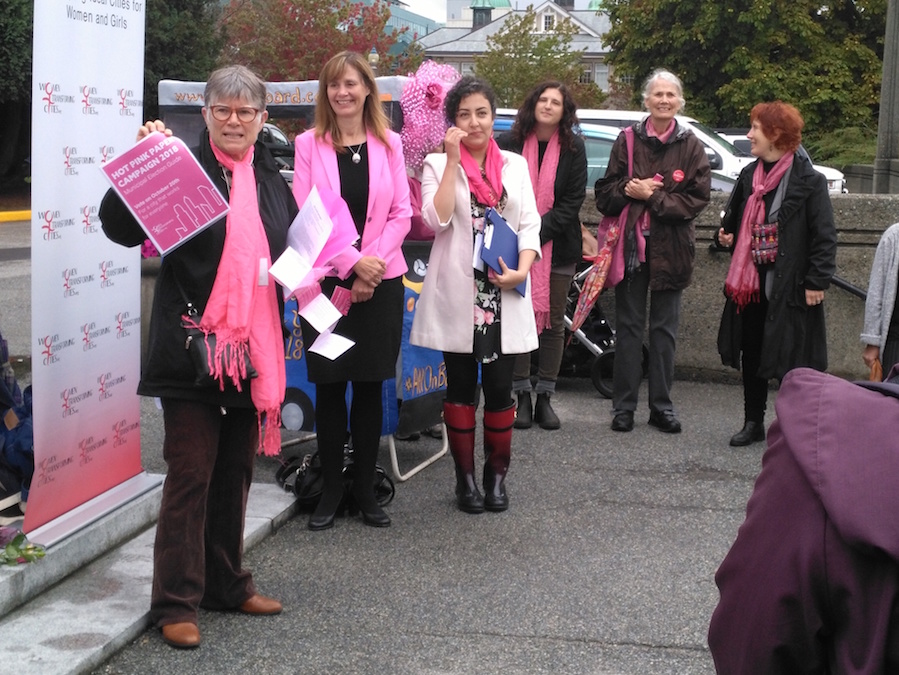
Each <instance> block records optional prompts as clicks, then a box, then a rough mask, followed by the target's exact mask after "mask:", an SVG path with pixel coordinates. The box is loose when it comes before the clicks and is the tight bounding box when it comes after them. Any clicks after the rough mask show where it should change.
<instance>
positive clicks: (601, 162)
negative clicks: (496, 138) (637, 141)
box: [493, 108, 736, 192]
mask: <svg viewBox="0 0 899 675" xmlns="http://www.w3.org/2000/svg"><path fill="white" fill-rule="evenodd" d="M516 112H517V111H516V110H512V109H510V108H500V109H498V110H497V111H496V120H495V121H494V123H493V133H494V134H499V133H501V132H503V131H508V130H509V129H511V128H512V122H513V121H514V120H515V114H516ZM578 129H580V133H581V135H582V136H583V139H584V146H585V147H586V151H587V187H588V188H589V189H591V190H592V189H593V186H594V185H595V184H596V181H597V180H599V179H600V178H602V177H603V176H605V175H606V167H608V166H609V155H610V154H611V152H612V144H613V143H614V142H615V139H617V138H618V135H619V134H620V133H621V127H617V126H607V125H604V124H591V123H589V122H582V123H581V124H579V125H578ZM734 183H736V179H735V178H730V177H727V176H722V175H720V174H718V173H712V190H716V191H720V192H730V191H731V190H733V189H734Z"/></svg>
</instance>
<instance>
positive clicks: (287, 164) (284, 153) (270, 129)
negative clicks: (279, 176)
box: [259, 122, 293, 171]
mask: <svg viewBox="0 0 899 675" xmlns="http://www.w3.org/2000/svg"><path fill="white" fill-rule="evenodd" d="M259 140H260V141H262V143H263V144H264V145H265V147H267V148H268V149H269V152H271V153H272V155H273V156H274V158H275V161H276V162H277V163H278V166H279V167H280V168H281V169H287V170H289V171H293V141H291V140H289V139H288V138H287V134H285V133H284V132H283V131H281V129H279V128H278V127H276V126H275V125H274V124H271V123H270V122H266V123H265V124H263V125H262V131H260V132H259Z"/></svg>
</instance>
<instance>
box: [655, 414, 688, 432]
mask: <svg viewBox="0 0 899 675" xmlns="http://www.w3.org/2000/svg"><path fill="white" fill-rule="evenodd" d="M649 425H650V426H652V427H655V428H656V429H658V430H659V431H662V432H664V433H666V434H679V433H680V431H681V426H680V421H679V420H678V419H677V415H675V414H674V411H673V410H653V411H652V412H651V413H649Z"/></svg>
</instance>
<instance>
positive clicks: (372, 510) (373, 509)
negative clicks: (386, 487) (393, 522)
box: [359, 504, 390, 527]
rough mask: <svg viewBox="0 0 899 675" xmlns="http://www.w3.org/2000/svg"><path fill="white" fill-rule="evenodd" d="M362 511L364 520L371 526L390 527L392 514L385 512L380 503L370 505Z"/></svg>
mask: <svg viewBox="0 0 899 675" xmlns="http://www.w3.org/2000/svg"><path fill="white" fill-rule="evenodd" d="M359 510H360V511H362V522H363V523H365V524H366V525H368V526H370V527H390V516H388V515H387V514H386V513H384V509H382V508H381V507H380V506H379V505H378V504H375V505H373V506H368V507H367V508H366V509H365V510H364V511H363V510H362V509H359Z"/></svg>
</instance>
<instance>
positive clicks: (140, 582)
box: [0, 483, 296, 675]
mask: <svg viewBox="0 0 899 675" xmlns="http://www.w3.org/2000/svg"><path fill="white" fill-rule="evenodd" d="M152 494H153V496H152V497H151V498H148V499H147V500H144V503H143V504H141V505H140V506H139V507H138V510H139V511H140V512H142V513H146V512H147V510H146V508H145V506H146V504H147V503H148V502H152V501H155V503H157V504H158V501H159V499H160V496H161V487H159V488H157V489H156V490H155V491H154V492H153V493H152ZM120 510H121V511H123V512H124V513H114V514H111V515H110V516H109V517H107V518H105V519H103V520H102V521H100V522H98V523H96V524H94V525H91V526H90V527H88V528H86V529H85V532H84V536H83V537H82V541H81V543H80V544H79V546H84V545H85V544H87V543H90V542H93V543H94V544H95V545H99V542H101V541H103V540H105V539H107V538H110V536H111V532H112V531H115V530H117V529H118V528H119V527H120V523H121V522H122V521H123V520H124V521H126V522H130V521H133V519H134V518H133V516H131V515H129V514H128V513H127V511H128V510H129V506H127V505H126V506H124V507H122V509H120ZM295 511H296V502H295V501H294V499H293V497H292V495H288V494H287V493H286V492H284V491H283V490H281V489H280V488H279V487H278V486H276V485H272V484H262V483H254V484H253V486H252V487H251V489H250V496H249V501H248V504H247V518H246V524H245V528H244V548H245V550H249V549H250V548H252V547H253V546H255V545H256V544H258V543H259V542H261V541H263V540H264V539H265V538H266V537H268V536H269V535H270V534H272V533H273V532H275V531H276V530H277V529H278V528H279V527H280V526H281V525H283V524H284V523H286V522H287V521H288V520H289V519H290V518H291V517H292V516H293V515H294V513H295ZM153 520H155V513H154V515H153ZM150 522H152V521H150ZM155 536H156V528H155V526H154V527H150V528H149V529H146V530H144V531H143V532H142V533H140V534H139V535H137V536H136V537H134V538H132V539H129V540H128V541H127V542H125V543H124V544H122V545H121V546H118V547H117V548H114V549H113V550H111V551H109V552H108V553H106V554H105V555H102V556H100V557H99V558H97V559H96V560H94V561H93V562H91V563H90V564H88V565H87V566H86V567H83V568H81V569H79V570H78V571H76V572H75V573H73V574H71V575H69V576H67V577H66V578H65V579H63V580H62V581H61V582H60V583H58V584H57V585H56V586H54V587H52V588H50V590H48V591H46V592H43V593H41V594H40V595H39V596H37V597H36V598H34V599H33V600H31V601H30V602H28V603H27V604H25V605H23V606H21V607H20V608H19V609H17V610H16V611H14V612H12V613H11V614H9V615H8V616H5V617H3V619H2V620H0V663H9V664H12V663H15V664H17V669H18V670H21V671H23V672H25V671H27V672H29V673H35V674H43V673H47V674H48V675H49V674H53V675H60V674H62V675H79V674H81V673H90V672H91V671H92V670H93V669H95V668H96V667H97V666H99V665H100V664H102V663H103V662H104V661H106V660H107V659H108V658H109V657H110V656H112V654H114V653H115V652H117V651H118V650H120V649H121V648H122V647H124V646H125V645H127V644H128V643H129V642H130V641H132V640H133V639H135V638H136V637H137V636H138V635H140V634H141V633H142V632H143V631H144V630H146V628H147V626H148V622H149V607H150V585H151V582H152V577H153V541H154V539H155ZM63 547H64V544H60V545H59V547H54V548H53V549H52V550H51V552H50V553H48V557H47V558H44V559H43V560H41V561H38V562H36V563H33V566H34V568H35V569H39V567H40V566H41V565H45V563H48V562H50V561H49V558H50V557H51V555H52V556H54V557H55V556H59V557H64V556H62V555H60V554H61V552H62V551H61V549H62V548H63ZM24 567H31V566H23V569H24Z"/></svg>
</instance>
